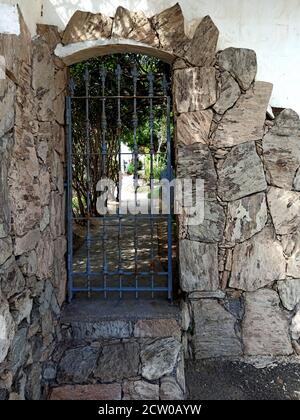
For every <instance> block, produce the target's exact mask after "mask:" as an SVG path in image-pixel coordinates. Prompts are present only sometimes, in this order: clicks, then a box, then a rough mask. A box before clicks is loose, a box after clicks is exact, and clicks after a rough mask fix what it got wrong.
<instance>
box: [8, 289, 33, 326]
mask: <svg viewBox="0 0 300 420" xmlns="http://www.w3.org/2000/svg"><path fill="white" fill-rule="evenodd" d="M32 305H33V300H32V299H31V296H30V291H29V290H27V291H25V292H24V293H22V294H20V295H17V296H15V297H14V298H13V299H12V301H11V312H12V315H13V318H14V320H15V323H16V325H19V324H20V323H21V322H22V321H23V320H24V319H26V320H27V323H28V324H29V323H30V315H31V311H32Z"/></svg>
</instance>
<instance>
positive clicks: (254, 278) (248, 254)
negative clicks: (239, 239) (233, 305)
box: [229, 227, 286, 291]
mask: <svg viewBox="0 0 300 420" xmlns="http://www.w3.org/2000/svg"><path fill="white" fill-rule="evenodd" d="M285 268H286V262H285V258H284V256H283V250H282V247H281V245H280V243H279V242H278V241H277V239H276V238H275V235H274V233H273V230H272V229H271V228H269V227H266V228H265V229H264V230H262V231H261V232H260V233H258V234H257V235H256V236H254V237H253V238H251V239H250V240H248V241H246V242H244V243H242V244H238V245H237V246H236V247H235V249H234V251H233V264H232V273H231V279H230V283H229V285H230V287H232V288H234V289H240V290H245V291H255V290H257V289H259V288H262V287H264V286H266V285H267V284H271V283H273V282H274V281H275V280H284V279H285Z"/></svg>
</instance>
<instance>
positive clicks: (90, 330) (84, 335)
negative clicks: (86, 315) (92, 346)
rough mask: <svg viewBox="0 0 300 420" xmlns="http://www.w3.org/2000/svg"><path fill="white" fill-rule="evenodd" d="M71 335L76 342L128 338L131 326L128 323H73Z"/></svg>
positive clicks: (117, 321)
mask: <svg viewBox="0 0 300 420" xmlns="http://www.w3.org/2000/svg"><path fill="white" fill-rule="evenodd" d="M72 335H73V337H74V338H75V339H77V340H85V339H93V340H98V339H101V338H119V339H121V338H129V337H131V335H132V325H131V322H129V321H122V320H116V321H103V322H96V323H92V322H84V323H81V322H73V323H72Z"/></svg>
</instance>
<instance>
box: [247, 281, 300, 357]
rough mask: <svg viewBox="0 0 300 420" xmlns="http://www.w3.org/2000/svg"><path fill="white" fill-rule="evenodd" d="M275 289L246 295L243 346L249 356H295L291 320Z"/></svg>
mask: <svg viewBox="0 0 300 420" xmlns="http://www.w3.org/2000/svg"><path fill="white" fill-rule="evenodd" d="M279 304H280V301H279V297H278V295H277V293H276V292H275V291H274V290H270V289H262V290H258V291H257V292H254V293H246V294H245V317H244V320H243V325H242V330H243V344H244V349H245V354H246V355H249V356H250V355H251V356H257V355H274V356H275V355H289V354H292V353H293V348H292V345H291V339H290V337H289V322H288V317H287V316H286V314H285V313H284V311H282V310H281V309H280V305H279Z"/></svg>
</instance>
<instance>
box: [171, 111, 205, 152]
mask: <svg viewBox="0 0 300 420" xmlns="http://www.w3.org/2000/svg"><path fill="white" fill-rule="evenodd" d="M212 119H213V112H212V111H211V110H205V111H196V112H184V113H183V114H180V115H179V117H178V118H177V124H176V130H177V134H176V141H177V142H178V143H182V144H185V145H187V146H188V145H190V144H194V143H202V144H208V136H209V132H210V127H211V123H212Z"/></svg>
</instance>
